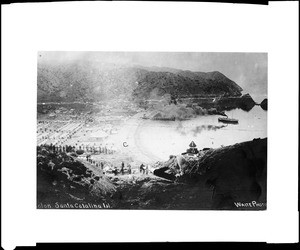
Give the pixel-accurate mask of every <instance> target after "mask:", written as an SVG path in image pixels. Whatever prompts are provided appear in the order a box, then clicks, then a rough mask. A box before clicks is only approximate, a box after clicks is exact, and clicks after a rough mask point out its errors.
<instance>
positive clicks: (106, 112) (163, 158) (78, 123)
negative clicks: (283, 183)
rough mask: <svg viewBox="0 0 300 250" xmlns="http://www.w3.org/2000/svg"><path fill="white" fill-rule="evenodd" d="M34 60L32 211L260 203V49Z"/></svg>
mask: <svg viewBox="0 0 300 250" xmlns="http://www.w3.org/2000/svg"><path fill="white" fill-rule="evenodd" d="M37 56H38V59H37V62H38V65H37V90H38V91H37V208H38V209H39V208H41V209H65V208H69V209H70V208H71V209H84V208H87V209H102V208H109V209H177V210H190V209H198V210H203V209H205V210H222V209H225V210H265V209H266V208H267V197H266V194H267V189H266V185H267V109H268V107H267V102H268V99H267V81H268V79H267V53H200V52H176V53H175V52H67V51H66V52H62V51H59V52H54V51H52V52H51V51H40V52H39V53H38V55H37Z"/></svg>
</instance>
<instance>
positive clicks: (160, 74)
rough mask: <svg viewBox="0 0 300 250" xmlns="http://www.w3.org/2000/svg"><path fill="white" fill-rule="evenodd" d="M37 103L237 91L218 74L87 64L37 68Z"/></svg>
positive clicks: (224, 93)
mask: <svg viewBox="0 0 300 250" xmlns="http://www.w3.org/2000/svg"><path fill="white" fill-rule="evenodd" d="M37 75H38V76H37V95H38V102H72V101H101V100H110V99H115V98H126V99H129V100H134V101H139V100H144V99H151V98H156V97H158V98H159V97H161V96H163V95H165V94H171V95H173V96H178V97H184V96H189V97H190V96H207V95H210V96H219V95H226V96H241V91H242V89H241V87H239V86H238V85H237V84H236V83H235V82H233V81H231V80H230V79H228V78H227V77H226V76H224V75H223V74H222V73H220V72H217V71H214V72H208V73H204V72H191V71H183V70H177V69H168V68H158V67H155V68H145V67H138V66H136V67H121V66H115V65H114V66H109V67H103V65H101V64H97V63H94V62H91V61H81V62H73V63H63V64H56V65H53V64H39V65H38V74H37Z"/></svg>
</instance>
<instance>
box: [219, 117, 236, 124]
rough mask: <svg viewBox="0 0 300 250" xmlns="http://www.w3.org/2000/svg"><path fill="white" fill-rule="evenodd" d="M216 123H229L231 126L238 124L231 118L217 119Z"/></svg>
mask: <svg viewBox="0 0 300 250" xmlns="http://www.w3.org/2000/svg"><path fill="white" fill-rule="evenodd" d="M218 121H219V122H223V123H231V124H238V123H239V120H238V119H233V118H228V117H219V118H218Z"/></svg>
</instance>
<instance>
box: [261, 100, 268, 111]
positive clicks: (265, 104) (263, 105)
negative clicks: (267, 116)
mask: <svg viewBox="0 0 300 250" xmlns="http://www.w3.org/2000/svg"><path fill="white" fill-rule="evenodd" d="M260 106H261V108H262V109H263V110H268V99H264V100H263V101H262V102H261V104H260Z"/></svg>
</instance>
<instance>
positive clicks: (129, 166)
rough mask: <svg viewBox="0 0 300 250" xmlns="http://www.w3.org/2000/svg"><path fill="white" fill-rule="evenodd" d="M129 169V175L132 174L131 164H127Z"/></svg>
mask: <svg viewBox="0 0 300 250" xmlns="http://www.w3.org/2000/svg"><path fill="white" fill-rule="evenodd" d="M127 168H128V174H131V165H130V164H129V163H128V164H127Z"/></svg>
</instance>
